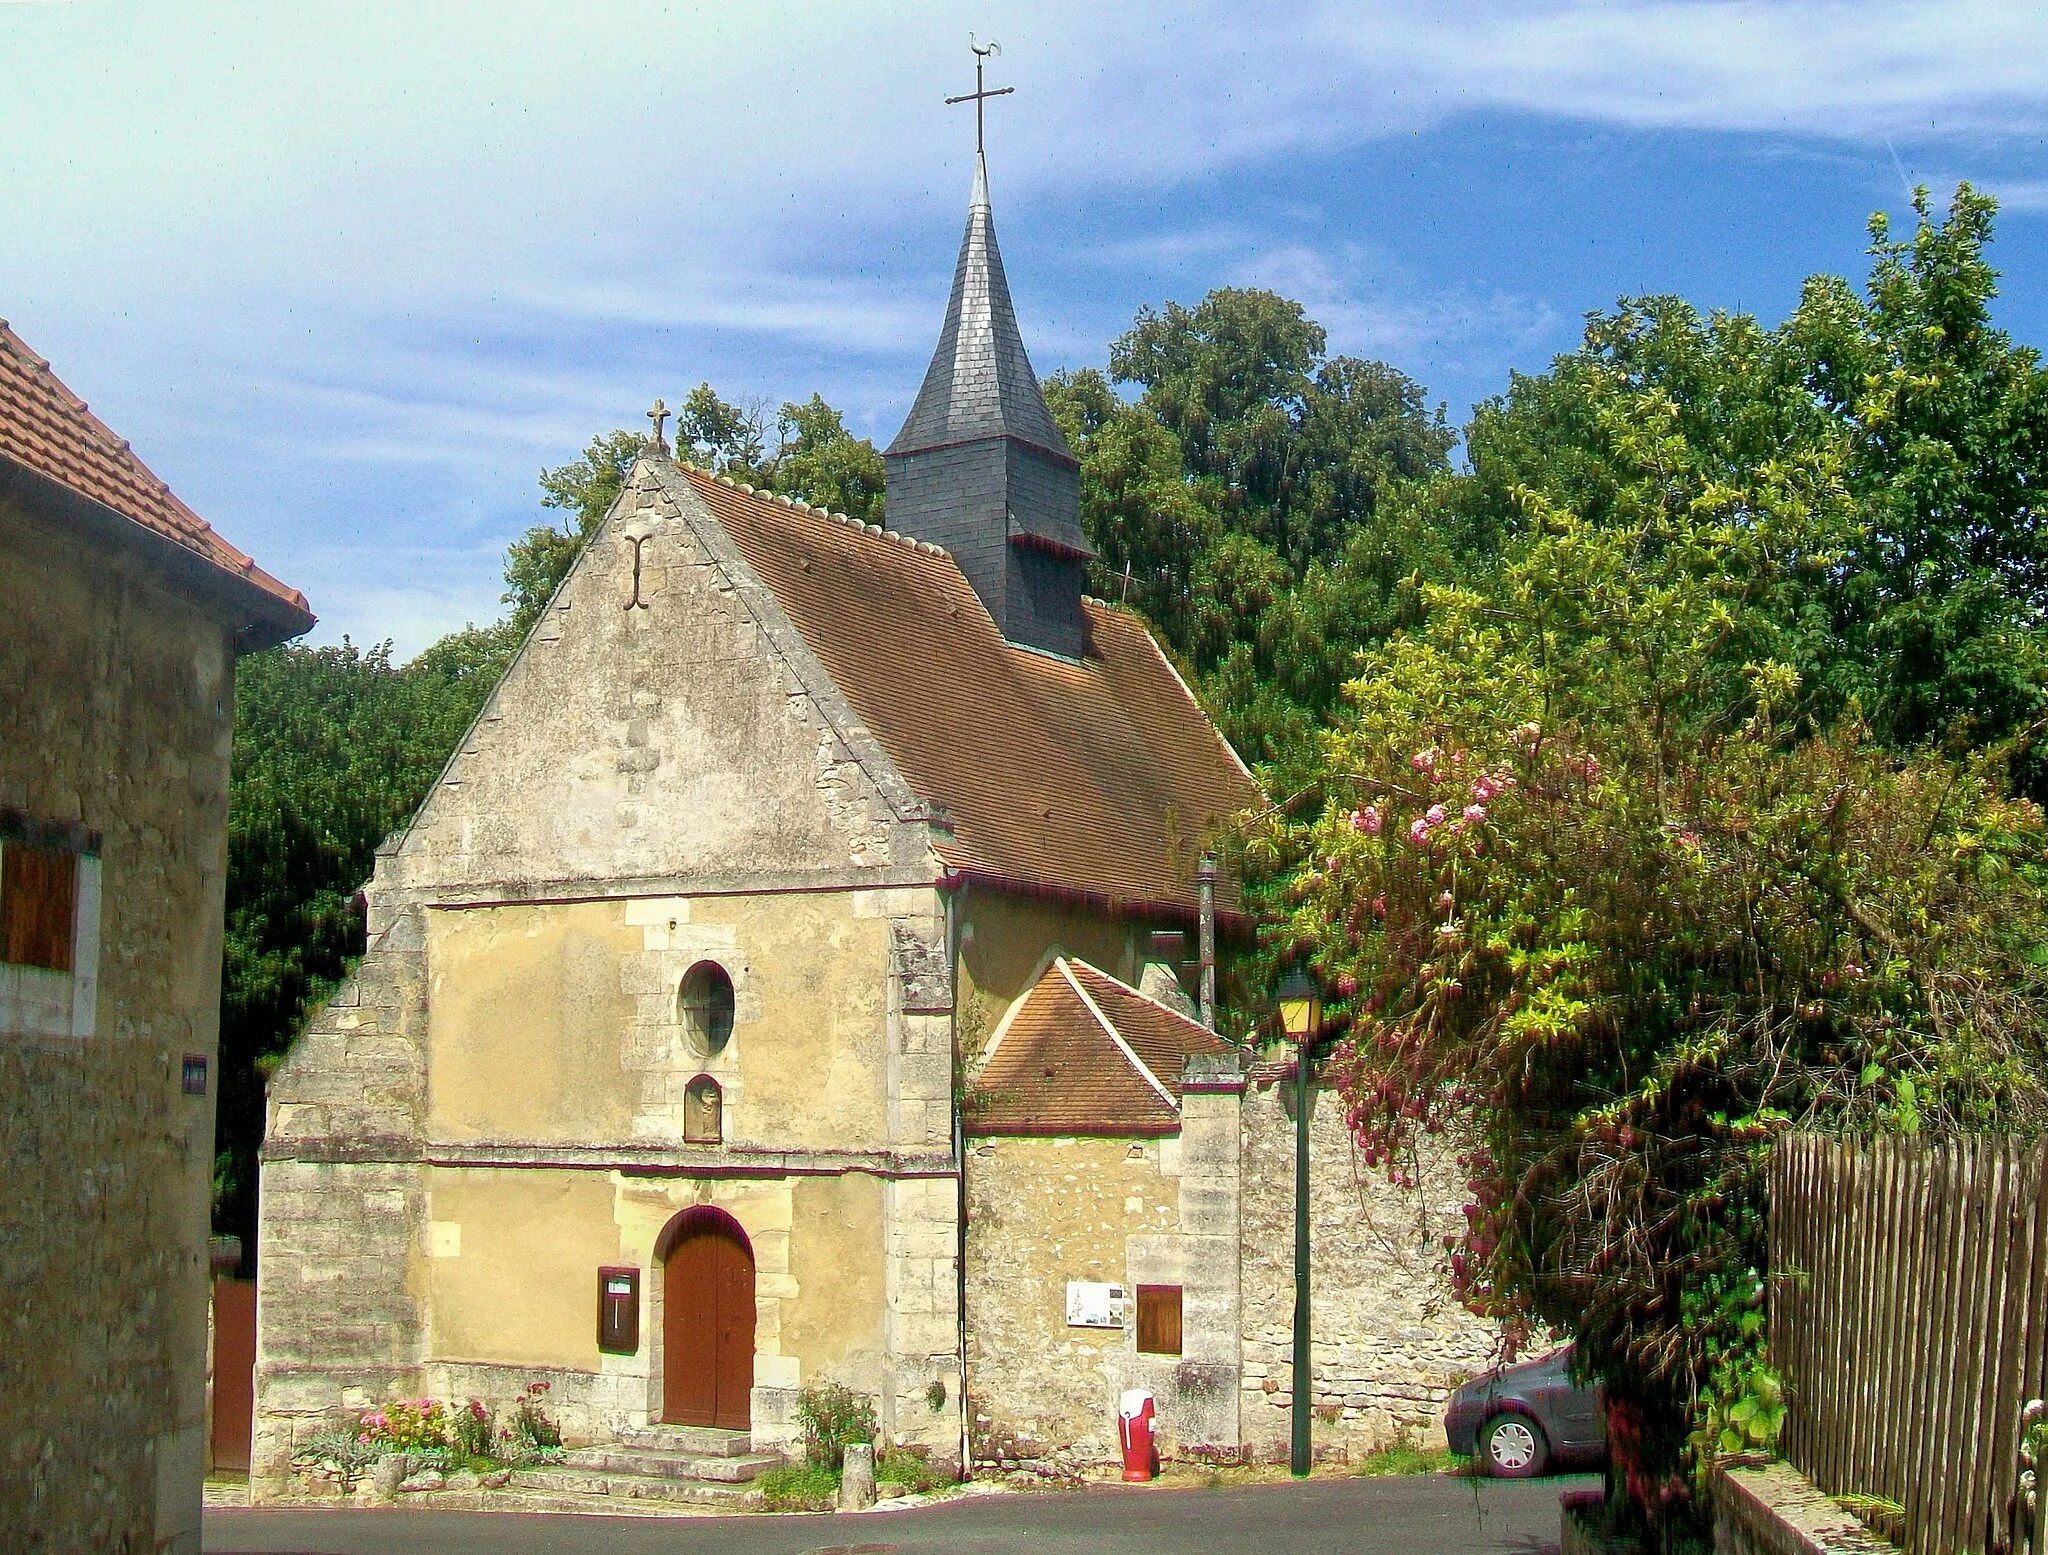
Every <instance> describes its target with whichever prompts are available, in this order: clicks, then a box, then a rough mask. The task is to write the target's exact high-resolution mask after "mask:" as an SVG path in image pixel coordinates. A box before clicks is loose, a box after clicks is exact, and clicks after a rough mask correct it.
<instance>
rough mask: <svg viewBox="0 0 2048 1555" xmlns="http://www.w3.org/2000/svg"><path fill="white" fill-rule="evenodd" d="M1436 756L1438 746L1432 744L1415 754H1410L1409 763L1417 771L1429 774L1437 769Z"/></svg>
mask: <svg viewBox="0 0 2048 1555" xmlns="http://www.w3.org/2000/svg"><path fill="white" fill-rule="evenodd" d="M1436 757H1437V750H1436V747H1435V746H1434V745H1432V746H1430V747H1429V748H1428V749H1427V750H1419V751H1417V752H1416V753H1415V754H1414V755H1412V756H1410V757H1409V758H1408V765H1409V766H1411V767H1413V768H1414V769H1415V770H1416V771H1417V772H1420V773H1423V774H1425V775H1427V774H1429V773H1433V772H1435V771H1436Z"/></svg>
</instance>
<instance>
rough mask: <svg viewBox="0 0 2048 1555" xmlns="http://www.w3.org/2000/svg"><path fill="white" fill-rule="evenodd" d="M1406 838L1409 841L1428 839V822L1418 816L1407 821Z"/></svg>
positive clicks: (1425, 840) (1424, 840)
mask: <svg viewBox="0 0 2048 1555" xmlns="http://www.w3.org/2000/svg"><path fill="white" fill-rule="evenodd" d="M1408 840H1409V841H1410V842H1427V841H1429V822H1427V821H1425V820H1423V819H1422V818H1421V817H1420V816H1417V817H1416V818H1415V819H1414V820H1412V821H1410V822H1409V823H1408Z"/></svg>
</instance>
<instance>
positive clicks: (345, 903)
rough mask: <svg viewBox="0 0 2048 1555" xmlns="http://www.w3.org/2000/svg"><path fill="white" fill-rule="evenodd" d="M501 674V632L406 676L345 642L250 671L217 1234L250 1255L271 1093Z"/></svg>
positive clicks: (236, 817)
mask: <svg viewBox="0 0 2048 1555" xmlns="http://www.w3.org/2000/svg"><path fill="white" fill-rule="evenodd" d="M502 665H503V649H502V643H501V642H500V641H499V638H498V634H497V633H496V632H495V629H489V628H487V629H483V630H481V631H479V630H478V629H476V628H469V629H466V630H465V631H463V632H458V633H455V634H454V635H453V636H450V637H447V638H444V639H442V641H441V642H439V643H437V644H436V645H435V646H434V647H433V648H430V649H428V650H427V652H426V653H424V654H422V655H421V656H420V657H419V658H418V659H415V660H414V661H413V662H412V663H411V664H408V665H404V666H396V665H393V664H392V662H391V645H390V644H389V643H383V644H379V645H378V646H377V647H375V648H372V649H370V650H369V651H367V652H364V651H362V650H359V649H358V648H356V647H355V646H354V644H352V643H350V642H348V641H347V640H346V639H344V640H343V642H342V644H341V646H340V647H337V648H296V647H290V646H286V647H282V648H273V649H270V650H269V651H267V652H264V653H258V654H252V655H250V656H249V657H247V658H245V659H243V660H242V661H241V663H240V665H239V666H238V667H237V670H236V683H235V735H234V758H233V760H234V766H233V774H234V775H233V780H232V790H231V796H230V802H229V807H228V876H227V924H226V943H225V956H224V961H223V967H222V983H221V1030H220V1106H219V1116H218V1121H217V1122H216V1125H215V1133H216V1139H217V1141H218V1145H217V1153H216V1158H215V1173H214V1191H215V1210H214V1224H215V1227H216V1229H217V1230H219V1231H221V1232H223V1233H225V1234H231V1235H238V1236H241V1237H242V1238H243V1239H244V1244H245V1246H253V1245H254V1235H255V1221H256V1159H257V1152H258V1150H259V1149H260V1147H261V1144H262V1139H263V1086H264V1082H265V1080H266V1079H267V1078H268V1077H269V1074H270V1072H271V1069H272V1068H273V1067H274V1066H275V1064H276V1062H277V1060H278V1059H279V1058H280V1057H282V1056H283V1054H284V1052H285V1050H286V1049H287V1048H288V1047H289V1046H290V1044H291V1041H292V1038H293V1037H294V1036H295V1035H296V1034H297V1032H298V1030H299V1027H300V1026H301V1025H303V1024H304V1022H305V1021H306V1019H307V1018H308V1017H309V1016H310V1015H311V1014H312V1012H313V1011H314V1010H316V1009H317V1008H318V1007H319V1006H320V1004H321V1003H322V1002H323V1001H324V1000H325V999H326V998H327V996H328V995H329V994H330V993H332V992H333V990H334V988H335V986H336V985H337V984H338V983H339V982H340V981H341V979H342V978H343V977H345V976H346V975H347V973H348V970H349V968H350V967H351V966H353V964H354V962H355V959H356V958H357V957H358V956H360V955H361V954H362V949H363V911H362V905H361V902H360V900H359V897H358V892H359V891H360V889H361V887H362V885H363V882H364V881H365V880H367V879H368V878H369V875H370V866H371V863H372V860H373V857H374V855H375V851H376V848H377V845H378V843H380V842H381V841H383V839H384V838H385V837H386V836H388V835H389V834H390V833H391V832H392V831H394V830H395V829H397V828H398V827H400V826H402V825H403V824H404V823H405V821H406V820H407V818H408V817H409V816H411V814H412V812H413V811H414V810H415V809H417V808H418V806H419V804H420V801H421V800H422V799H423V798H424V797H425V796H426V793H427V790H428V789H429V788H430V787H432V785H433V782H434V779H435V778H436V777H437V776H438V775H439V773H440V771H441V768H442V767H443V766H444V765H445V764H446V762H447V760H448V757H449V755H450V754H451V753H452V752H453V751H454V749H455V744H456V741H457V740H459V739H460V738H461V736H462V731H463V730H464V729H465V728H467V727H468V725H469V722H470V720H471V719H472V718H474V717H475V715H476V712H477V709H478V708H479V707H481V706H482V704H483V700H484V698H485V697H486V696H488V695H489V694H490V690H491V687H492V686H493V685H495V684H496V683H497V679H498V675H499V673H500V671H501V669H502Z"/></svg>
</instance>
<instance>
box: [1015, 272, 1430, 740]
mask: <svg viewBox="0 0 2048 1555" xmlns="http://www.w3.org/2000/svg"><path fill="white" fill-rule="evenodd" d="M1325 345H1326V339H1325V336H1324V332H1323V330H1322V328H1321V326H1320V325H1318V324H1316V323H1315V322H1314V321H1312V320H1310V319H1309V318H1307V317H1306V316H1305V314H1304V313H1303V311H1302V309H1301V306H1300V304H1298V303H1295V302H1291V301H1289V300H1287V299H1286V298H1284V297H1280V296H1277V295H1275V294H1274V293H1272V292H1265V291H1245V290H1231V289H1224V290H1219V291H1214V292H1211V293H1210V294H1209V295H1208V296H1207V297H1205V298H1204V299H1203V300H1202V301H1201V302H1200V303H1199V304H1197V305H1196V306H1195V307H1194V308H1192V309H1190V308H1185V307H1182V306H1181V305H1179V304H1177V303H1171V302H1169V303H1167V304H1166V305H1165V306H1164V307H1163V308H1161V309H1158V310H1154V309H1151V308H1145V309H1141V310H1140V312H1139V314H1138V317H1137V320H1136V322H1135V323H1134V324H1133V326H1132V328H1131V329H1130V330H1129V331H1128V332H1127V333H1126V334H1125V335H1123V336H1122V337H1121V338H1120V339H1119V340H1118V341H1116V342H1115V343H1114V344H1113V345H1112V346H1111V348H1110V368H1109V373H1108V374H1107V375H1105V374H1103V373H1102V372H1099V371H1096V370H1093V369H1088V370H1083V371H1080V372H1075V373H1066V374H1056V375H1054V377H1053V378H1052V379H1050V380H1049V381H1048V383H1047V385H1046V398H1047V403H1048V404H1049V405H1050V406H1051V408H1052V411H1053V415H1054V417H1055V418H1056V419H1057V420H1058V421H1059V423H1060V425H1061V429H1062V430H1063V431H1064V432H1065V433H1066V435H1067V438H1068V440H1069V442H1071V443H1072V444H1073V446H1074V448H1075V450H1076V454H1077V456H1078V457H1079V459H1080V462H1081V517H1082V525H1083V528H1084V530H1085V532H1086V533H1087V535H1088V539H1089V543H1090V544H1091V545H1092V546H1093V547H1094V549H1095V551H1096V553H1097V560H1096V562H1095V563H1094V564H1093V566H1092V568H1091V572H1090V580H1089V581H1090V587H1091V588H1092V589H1093V590H1094V591H1095V592H1097V593H1099V594H1101V595H1102V596H1103V597H1105V598H1108V599H1111V600H1118V601H1122V602H1125V603H1128V604H1129V605H1131V606H1132V607H1133V608H1134V609H1137V610H1139V611H1141V612H1142V613H1143V614H1144V615H1145V616H1146V617H1147V618H1148V619H1149V620H1150V621H1151V622H1152V623H1153V625H1154V626H1155V627H1156V628H1157V630H1158V632H1159V635H1160V637H1161V639H1162V640H1163V641H1164V643H1165V644H1166V646H1167V647H1168V648H1169V650H1170V651H1172V652H1173V653H1174V654H1176V655H1177V656H1179V657H1180V659H1181V660H1182V661H1183V662H1184V663H1185V664H1186V665H1187V667H1188V668H1189V670H1190V671H1191V674H1192V678H1193V679H1194V681H1195V683H1196V685H1197V688H1198V690H1199V691H1200V692H1201V694H1202V695H1203V698H1204V700H1205V703H1206V705H1207V706H1208V707H1209V709H1210V711H1211V712H1212V714H1213V715H1214V716H1215V717H1216V720H1217V722H1218V724H1219V725H1220V726H1221V727H1222V729H1223V732H1224V733H1225V734H1226V735H1227V736H1228V737H1229V738H1230V740H1231V741H1232V743H1233V744H1235V745H1236V746H1237V748H1238V750H1239V751H1240V753H1242V754H1243V755H1245V756H1246V758H1247V759H1248V760H1252V761H1255V762H1260V763H1263V764H1265V765H1267V766H1268V767H1269V768H1271V769H1272V770H1273V771H1274V772H1276V773H1280V774H1284V776H1283V777H1282V779H1281V780H1282V781H1287V780H1289V778H1291V777H1294V776H1298V775H1300V774H1301V773H1302V772H1303V771H1304V770H1305V769H1306V768H1307V766H1309V765H1311V764H1312V762H1313V757H1314V730H1315V729H1316V728H1317V726H1318V725H1319V724H1320V723H1321V722H1322V721H1323V720H1324V719H1325V718H1326V717H1327V716H1328V715H1329V713H1330V712H1331V710H1332V709H1333V707H1334V705H1335V701H1336V696H1337V689H1338V687H1339V686H1341V685H1342V683H1343V682H1344V680H1345V679H1346V678H1347V677H1348V675H1349V673H1350V668H1351V664H1352V660H1353V656H1354V655H1355V653H1356V652H1357V651H1358V650H1359V649H1360V648H1362V647H1364V646H1366V645H1368V644H1371V643H1374V642H1377V641H1379V640H1380V639H1381V638H1382V637H1383V636H1384V635H1385V634H1386V632H1387V631H1389V630H1391V629H1392V627H1393V625H1394V624H1395V623H1396V622H1397V621H1398V620H1399V619H1401V616H1402V612H1403V611H1404V610H1405V609H1407V608H1409V602H1410V601H1411V598H1412V590H1411V589H1409V588H1408V587H1407V580H1408V579H1409V578H1411V577H1412V576H1413V575H1415V574H1416V573H1417V572H1418V570H1421V569H1425V568H1429V569H1436V568H1442V567H1445V566H1448V565H1450V559H1451V558H1452V557H1453V556H1454V555H1455V554H1456V552H1457V549H1458V547H1459V545H1460V544H1461V543H1462V537H1461V536H1460V535H1456V534H1452V533H1449V532H1447V531H1444V530H1441V529H1438V528H1433V527H1432V526H1431V525H1430V524H1429V523H1427V522H1424V521H1420V518H1419V515H1418V512H1417V510H1416V508H1415V507H1414V505H1413V502H1412V501H1411V500H1410V496H1411V494H1412V493H1413V492H1414V491H1417V490H1420V489H1421V488H1422V487H1424V486H1426V485H1427V484H1428V483H1429V482H1430V481H1431V480H1433V479H1435V478H1437V477H1440V476H1441V475H1443V474H1444V473H1445V472H1446V471H1447V470H1448V468H1449V453H1450V449H1451V447H1452V445H1453V442H1454V441H1455V439H1454V436H1453V434H1452V433H1451V432H1450V430H1449V429H1448V428H1447V427H1446V426H1445V425H1444V420H1443V412H1442V410H1441V408H1439V409H1438V410H1436V411H1435V412H1431V411H1430V410H1428V409H1427V407H1426V406H1425V404H1424V397H1423V392H1422V389H1421V387H1420V386H1419V385H1417V384H1416V383H1414V382H1413V381H1412V380H1411V379H1409V378H1407V377H1406V376H1405V375H1403V374H1402V373H1400V372H1399V371H1397V370H1396V369H1394V368H1392V367H1389V366H1387V365H1386V364H1384V363H1380V362H1368V361H1362V360H1359V359H1357V358H1353V357H1341V356H1340V357H1329V358H1326V357H1325V356H1324V355H1323V352H1324V348H1325ZM1119 383H1120V384H1126V385H1132V386H1135V387H1136V388H1137V389H1138V390H1139V391H1140V392H1139V393H1138V396H1137V398H1136V400H1135V401H1129V400H1126V399H1124V398H1123V397H1121V396H1120V395H1119V393H1118V392H1117V389H1116V387H1115V384H1119Z"/></svg>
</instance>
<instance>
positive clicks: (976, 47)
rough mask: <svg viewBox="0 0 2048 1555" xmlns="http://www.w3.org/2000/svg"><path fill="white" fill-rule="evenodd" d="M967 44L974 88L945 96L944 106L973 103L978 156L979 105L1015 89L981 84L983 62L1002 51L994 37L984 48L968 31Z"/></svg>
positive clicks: (1005, 95) (979, 133)
mask: <svg viewBox="0 0 2048 1555" xmlns="http://www.w3.org/2000/svg"><path fill="white" fill-rule="evenodd" d="M967 46H968V48H970V49H972V50H973V51H974V90H973V91H971V92H963V93H961V94H960V95H959V96H958V97H949V98H947V99H946V106H947V107H948V108H950V107H952V106H953V105H954V104H955V103H972V104H974V154H975V155H976V156H980V155H981V105H982V104H983V103H985V102H987V101H988V100H989V99H990V98H991V97H1008V96H1009V95H1010V94H1011V93H1012V92H1014V91H1016V90H1017V89H1016V88H1015V87H1014V86H999V87H997V88H996V89H995V90H994V91H993V92H991V91H988V90H986V89H985V88H984V87H983V86H982V84H981V69H982V66H983V65H984V64H985V63H987V60H988V57H989V55H991V54H1000V53H1002V52H1003V46H1002V45H1001V44H1000V43H998V42H996V40H995V39H993V38H991V39H989V40H988V45H987V47H985V48H984V47H983V46H981V45H980V44H977V43H976V42H975V41H974V34H973V33H971V32H970V33H969V34H968V35H967Z"/></svg>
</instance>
